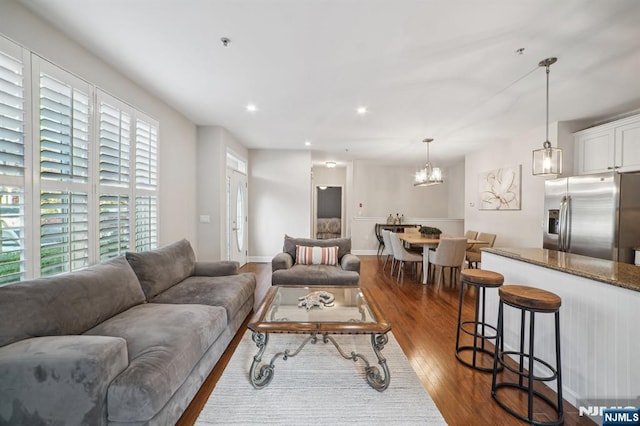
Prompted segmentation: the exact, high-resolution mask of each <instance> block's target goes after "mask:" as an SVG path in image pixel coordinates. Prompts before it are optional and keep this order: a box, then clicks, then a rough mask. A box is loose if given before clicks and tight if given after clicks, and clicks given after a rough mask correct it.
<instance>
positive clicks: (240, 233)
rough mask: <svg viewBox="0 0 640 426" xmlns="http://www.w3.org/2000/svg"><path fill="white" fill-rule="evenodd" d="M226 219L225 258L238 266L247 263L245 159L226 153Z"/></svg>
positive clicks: (247, 221)
mask: <svg viewBox="0 0 640 426" xmlns="http://www.w3.org/2000/svg"><path fill="white" fill-rule="evenodd" d="M226 186H227V191H226V192H227V193H226V195H227V196H226V199H227V212H226V213H227V220H226V225H227V226H226V228H227V232H226V234H227V235H226V236H227V238H226V243H227V244H226V252H227V256H226V258H227V260H232V261H236V262H238V263H239V264H240V266H242V265H244V264H246V263H247V253H248V245H249V233H248V229H247V224H248V223H249V218H248V214H247V204H248V194H247V192H248V189H249V188H248V183H247V174H246V161H244V160H241V159H239V158H237V157H235V156H233V155H232V154H227V185H226Z"/></svg>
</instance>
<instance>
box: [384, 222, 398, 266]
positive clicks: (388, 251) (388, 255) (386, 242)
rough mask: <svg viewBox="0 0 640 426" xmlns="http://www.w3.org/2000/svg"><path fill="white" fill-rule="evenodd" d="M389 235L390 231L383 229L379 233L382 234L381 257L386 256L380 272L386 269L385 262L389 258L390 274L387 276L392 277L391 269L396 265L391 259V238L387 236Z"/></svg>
mask: <svg viewBox="0 0 640 426" xmlns="http://www.w3.org/2000/svg"><path fill="white" fill-rule="evenodd" d="M390 233H391V231H389V230H388V229H383V230H382V231H381V234H382V241H383V244H384V245H383V250H382V255H383V256H384V255H386V257H385V259H384V264H383V265H382V270H383V271H384V268H386V267H387V262H388V261H389V258H391V272H390V273H389V276H393V269H394V266H395V263H396V259H395V258H394V257H393V246H392V245H391V238H390V237H389V234H390Z"/></svg>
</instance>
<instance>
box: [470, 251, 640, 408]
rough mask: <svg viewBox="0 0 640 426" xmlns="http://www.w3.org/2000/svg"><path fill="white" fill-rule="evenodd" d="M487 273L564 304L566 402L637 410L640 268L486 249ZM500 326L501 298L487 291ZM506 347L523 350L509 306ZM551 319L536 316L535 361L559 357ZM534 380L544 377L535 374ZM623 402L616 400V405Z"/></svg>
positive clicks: (484, 264)
mask: <svg viewBox="0 0 640 426" xmlns="http://www.w3.org/2000/svg"><path fill="white" fill-rule="evenodd" d="M481 251H482V268H483V269H487V270H491V271H496V272H499V273H501V274H503V275H504V277H505V281H504V283H505V285H507V284H522V285H529V286H532V287H538V288H541V289H544V290H548V291H551V292H553V293H556V294H557V295H558V296H560V297H561V298H562V306H561V308H560V334H561V356H562V373H563V377H562V383H563V392H564V397H565V399H567V400H568V401H569V402H571V403H572V404H574V405H575V406H576V407H580V406H586V405H593V404H589V403H588V402H587V401H592V402H593V401H595V403H596V404H595V405H598V404H601V403H602V404H610V405H616V404H624V403H627V404H628V403H631V405H637V404H638V398H640V338H639V337H638V336H639V335H640V332H639V330H638V329H639V328H640V267H638V266H635V265H630V264H625V263H618V262H612V261H608V260H602V259H595V258H591V257H586V256H580V255H576V254H571V253H564V252H558V251H555V250H547V249H539V248H483V249H481ZM487 293H488V294H487V316H488V317H489V318H490V321H492V322H494V323H495V322H497V321H496V317H497V312H498V292H497V290H495V291H493V292H492V293H490V294H489V292H488V291H487ZM504 318H505V347H508V348H509V350H514V348H516V347H517V346H518V344H519V343H518V342H519V341H518V338H517V336H518V335H519V333H520V328H519V321H520V316H519V315H518V314H517V313H516V311H515V310H512V309H509V308H505V317H504ZM553 335H554V333H553V316H552V315H537V316H536V341H535V350H536V356H538V357H541V358H542V359H545V360H554V359H555V355H554V353H555V347H554V342H553ZM536 374H544V371H543V370H542V369H540V371H538V369H537V368H536ZM616 401H617V402H616Z"/></svg>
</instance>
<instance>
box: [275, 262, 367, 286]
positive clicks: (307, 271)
mask: <svg viewBox="0 0 640 426" xmlns="http://www.w3.org/2000/svg"><path fill="white" fill-rule="evenodd" d="M359 281H360V274H358V273H357V272H354V271H344V270H342V268H339V267H336V266H329V265H300V264H296V265H293V266H292V267H291V268H289V269H280V270H278V271H275V272H273V274H272V275H271V284H273V285H357V284H358V282H359Z"/></svg>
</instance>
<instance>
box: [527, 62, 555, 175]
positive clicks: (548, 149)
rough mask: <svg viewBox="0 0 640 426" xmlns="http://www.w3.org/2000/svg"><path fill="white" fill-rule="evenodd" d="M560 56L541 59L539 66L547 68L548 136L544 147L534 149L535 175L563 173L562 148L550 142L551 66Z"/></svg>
mask: <svg viewBox="0 0 640 426" xmlns="http://www.w3.org/2000/svg"><path fill="white" fill-rule="evenodd" d="M557 60H558V58H547V59H545V60H543V61H540V63H539V64H538V66H541V67H546V68H547V138H546V139H545V141H544V143H543V144H542V149H536V150H534V151H533V163H532V168H533V175H534V176H549V175H559V174H561V173H562V150H561V149H560V148H553V147H552V146H551V142H549V67H550V66H551V65H552V64H555V63H556V61H557Z"/></svg>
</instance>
